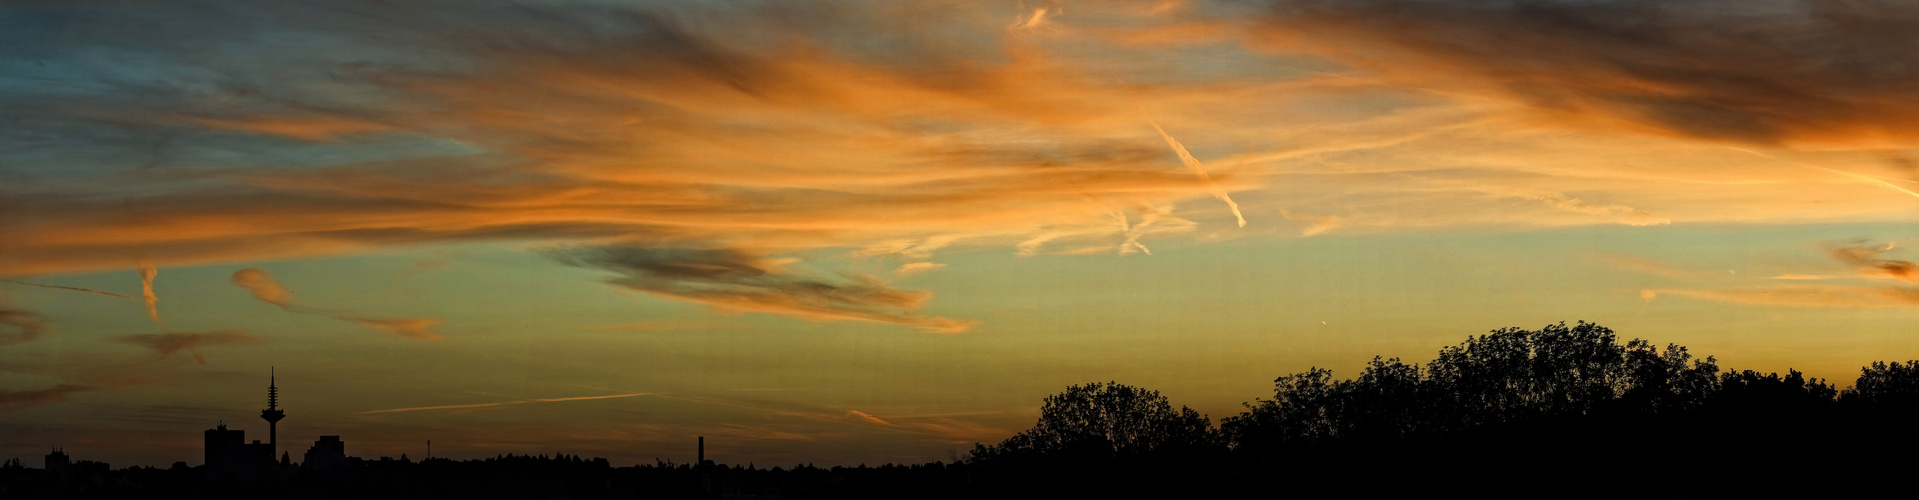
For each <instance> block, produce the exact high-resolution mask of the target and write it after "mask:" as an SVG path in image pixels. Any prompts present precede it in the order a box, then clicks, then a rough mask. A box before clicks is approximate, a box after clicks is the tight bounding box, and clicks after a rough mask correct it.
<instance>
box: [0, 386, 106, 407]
mask: <svg viewBox="0 0 1919 500" xmlns="http://www.w3.org/2000/svg"><path fill="white" fill-rule="evenodd" d="M85 390H87V387H86V386H81V385H72V384H61V385H56V386H52V387H48V388H45V389H29V390H23V391H16V390H9V389H0V411H7V410H18V409H22V408H29V407H34V406H40V405H45V404H52V403H58V402H61V401H65V400H66V399H67V395H68V394H72V393H75V392H80V391H85Z"/></svg>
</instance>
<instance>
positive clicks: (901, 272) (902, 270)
mask: <svg viewBox="0 0 1919 500" xmlns="http://www.w3.org/2000/svg"><path fill="white" fill-rule="evenodd" d="M945 268H946V264H941V263H938V262H908V263H905V264H900V267H899V268H898V269H894V270H893V275H894V276H898V277H901V278H905V277H908V276H916V275H919V274H922V273H928V272H933V271H938V270H941V269H945Z"/></svg>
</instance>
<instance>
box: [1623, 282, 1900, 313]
mask: <svg viewBox="0 0 1919 500" xmlns="http://www.w3.org/2000/svg"><path fill="white" fill-rule="evenodd" d="M1648 291H1650V292H1654V293H1656V294H1659V295H1678V296H1684V297H1693V298H1698V299H1705V300H1711V301H1714V302H1728V303H1734V304H1749V305H1763V306H1785V307H1838V308H1877V307H1911V306H1915V305H1919V290H1910V289H1902V288H1868V287H1848V286H1769V287H1751V288H1739V289H1729V290H1689V289H1652V290H1648Z"/></svg>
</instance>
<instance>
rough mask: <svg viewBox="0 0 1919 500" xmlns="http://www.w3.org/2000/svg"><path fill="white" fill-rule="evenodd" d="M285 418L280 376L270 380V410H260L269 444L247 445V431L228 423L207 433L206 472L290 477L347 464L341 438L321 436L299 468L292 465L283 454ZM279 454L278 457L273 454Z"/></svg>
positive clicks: (220, 476)
mask: <svg viewBox="0 0 1919 500" xmlns="http://www.w3.org/2000/svg"><path fill="white" fill-rule="evenodd" d="M284 418H286V411H284V410H281V409H280V386H279V381H278V380H277V377H269V378H268V381H267V408H266V409H265V410H260V419H262V420H266V421H267V442H265V443H262V442H260V440H258V439H255V440H253V442H251V443H248V442H246V431H243V430H239V429H228V428H227V424H226V423H225V422H221V423H220V424H219V425H218V426H216V427H214V428H212V429H207V431H206V471H207V476H208V477H210V478H222V477H228V476H233V477H241V478H263V477H282V478H284V477H287V476H291V475H293V474H294V473H295V472H297V471H298V469H299V468H305V469H328V468H336V467H341V466H344V465H346V464H347V456H346V442H345V441H341V440H340V436H320V439H319V440H318V441H314V442H313V446H312V447H310V448H307V452H306V455H305V456H304V457H303V458H302V460H301V462H300V466H299V467H298V468H296V467H295V466H294V465H293V460H292V456H291V454H290V453H288V452H284V451H280V420H281V419H284ZM275 454H278V455H279V456H278V457H277V458H276V457H275V456H274V455H275Z"/></svg>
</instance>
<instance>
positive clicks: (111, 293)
mask: <svg viewBox="0 0 1919 500" xmlns="http://www.w3.org/2000/svg"><path fill="white" fill-rule="evenodd" d="M0 282H6V283H13V284H15V285H26V286H37V287H40V288H52V289H55V290H73V291H76V292H87V293H91V294H94V295H105V296H108V297H117V298H122V299H127V300H139V299H135V298H133V297H132V296H130V295H120V294H117V293H113V292H103V291H100V290H94V289H92V288H78V287H71V286H60V285H42V284H39V283H28V282H25V281H14V280H0Z"/></svg>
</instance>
